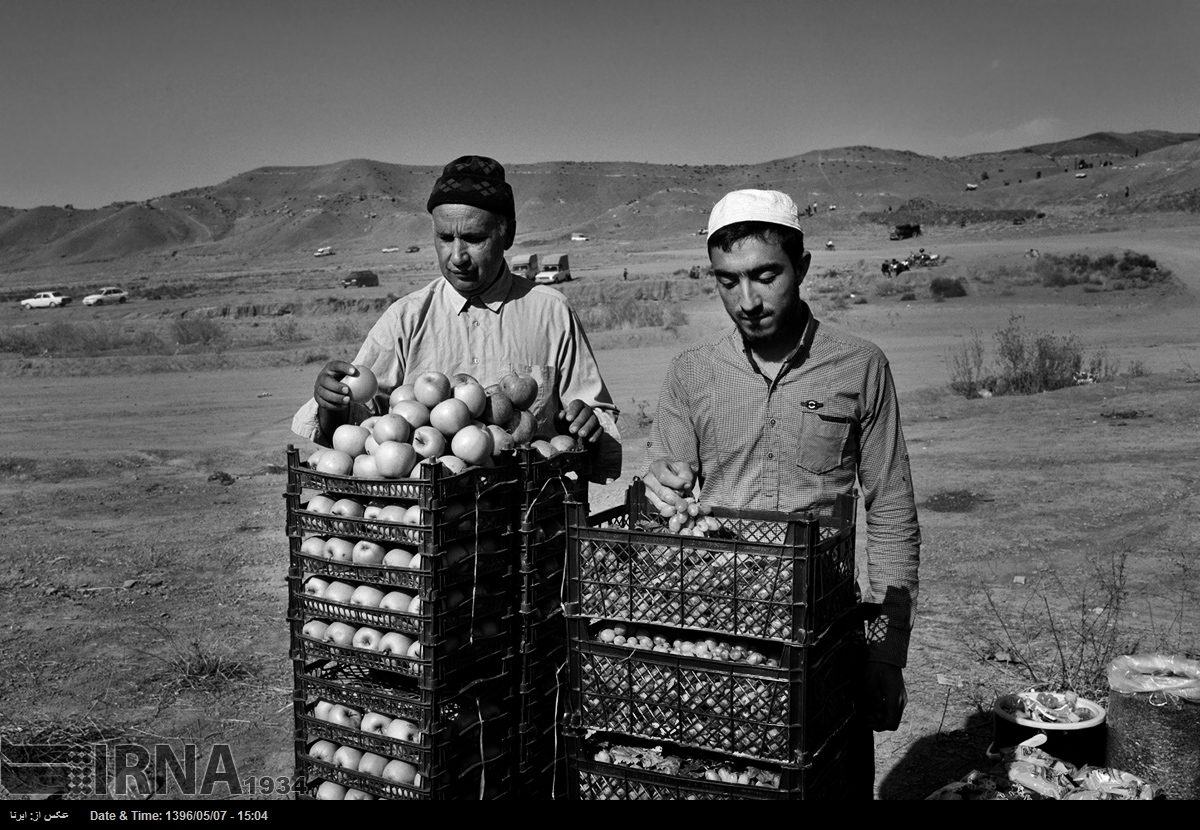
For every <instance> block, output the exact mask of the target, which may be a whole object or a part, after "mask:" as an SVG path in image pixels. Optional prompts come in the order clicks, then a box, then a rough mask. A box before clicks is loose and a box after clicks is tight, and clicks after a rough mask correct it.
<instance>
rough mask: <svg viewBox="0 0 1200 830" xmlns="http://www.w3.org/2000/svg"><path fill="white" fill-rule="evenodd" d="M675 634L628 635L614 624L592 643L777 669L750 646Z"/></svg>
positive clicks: (640, 630)
mask: <svg viewBox="0 0 1200 830" xmlns="http://www.w3.org/2000/svg"><path fill="white" fill-rule="evenodd" d="M677 633H678V632H675V631H672V630H668V629H663V630H652V629H649V628H646V627H644V626H639V627H637V628H635V629H633V631H632V632H630V630H629V627H628V626H626V625H624V624H623V623H616V624H614V625H612V626H610V627H607V628H602V629H600V631H598V632H597V633H596V637H595V640H596V642H600V643H606V644H611V645H615V646H628V647H629V648H636V649H645V650H648V651H656V652H659V653H661V654H675V655H679V656H682V657H696V658H698V659H700V660H716V661H718V662H722V663H744V664H745V665H747V666H765V667H767V668H778V667H779V660H777V659H776V658H774V657H767V656H766V655H764V654H763V653H762V652H761V651H758V650H756V649H755V648H754V647H753V646H752V645H750V644H744V643H737V642H734V643H731V642H729V641H728V640H716V639H713V638H711V637H709V638H706V639H703V640H686V639H682V638H680V637H669V636H667V635H668V634H677Z"/></svg>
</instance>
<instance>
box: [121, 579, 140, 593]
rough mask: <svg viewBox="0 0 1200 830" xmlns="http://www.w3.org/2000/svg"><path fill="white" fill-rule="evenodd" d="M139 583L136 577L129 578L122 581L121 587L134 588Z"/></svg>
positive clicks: (125, 588)
mask: <svg viewBox="0 0 1200 830" xmlns="http://www.w3.org/2000/svg"><path fill="white" fill-rule="evenodd" d="M137 584H138V581H137V580H136V579H127V580H125V581H124V582H122V583H121V588H123V589H124V590H126V591H128V590H129V589H130V588H132V587H133V586H134V585H137Z"/></svg>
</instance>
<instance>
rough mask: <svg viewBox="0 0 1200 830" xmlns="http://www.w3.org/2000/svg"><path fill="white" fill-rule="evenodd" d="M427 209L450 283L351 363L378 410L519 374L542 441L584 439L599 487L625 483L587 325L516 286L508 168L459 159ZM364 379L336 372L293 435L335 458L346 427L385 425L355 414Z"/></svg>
mask: <svg viewBox="0 0 1200 830" xmlns="http://www.w3.org/2000/svg"><path fill="white" fill-rule="evenodd" d="M426 207H427V209H428V210H429V213H430V214H431V216H432V218H433V238H434V248H435V250H436V252H437V258H438V267H439V268H440V270H441V272H442V276H441V277H440V278H439V279H436V280H434V281H433V282H431V283H429V284H428V285H426V286H425V287H424V288H421V289H419V290H417V291H414V292H413V293H412V294H409V295H408V296H406V297H403V298H401V299H399V300H397V301H396V302H395V303H393V304H392V306H391V307H390V308H388V309H387V310H386V311H385V312H384V313H383V315H382V316H381V317H380V318H379V320H378V321H377V322H376V323H375V326H374V327H373V328H372V329H371V331H370V333H369V334H368V335H367V339H366V340H365V341H364V342H363V344H362V346H361V347H360V348H359V350H358V354H357V356H356V357H355V358H354V361H353V363H357V364H359V365H362V366H366V367H368V368H369V369H371V371H372V372H374V374H375V376H376V378H377V379H378V381H379V395H378V396H377V399H376V400H377V401H380V402H382V401H386V400H387V396H388V394H389V393H390V392H391V390H393V389H394V388H395V387H397V386H399V385H401V384H404V383H412V382H413V381H414V379H416V378H417V377H418V376H419V375H421V374H423V373H425V372H430V371H435V372H441V373H443V374H445V375H448V376H453V375H455V374H459V373H463V374H468V375H471V376H472V377H474V378H475V379H476V380H478V381H479V382H480V383H481V384H483V385H484V386H485V387H486V386H489V385H491V384H494V383H497V382H499V380H500V379H501V378H502V377H503V376H504V375H507V374H508V373H510V372H514V371H515V372H517V373H519V374H528V375H532V376H533V378H534V379H535V380H536V381H537V384H538V396H537V399H536V401H535V402H534V404H533V405H532V406H531V407H530V411H531V412H532V413H533V415H534V418H535V420H536V421H537V433H538V434H539V435H554V434H556V433H570V434H572V435H574V436H576V437H577V438H579V439H580V440H581V441H583V442H584V443H585V444H586V445H588V446H589V447H590V448H591V449H592V464H591V468H592V476H591V477H592V480H593V481H596V482H598V483H607V482H609V481H612V480H613V479H615V478H617V477H618V476H619V475H620V472H621V443H620V441H621V438H620V434H619V433H618V431H617V426H616V419H617V414H618V413H617V409H616V407H615V406H613V400H612V395H611V394H609V391H608V388H607V387H606V386H605V384H604V379H603V378H602V377H601V376H600V370H599V367H598V366H597V365H596V359H595V356H594V355H593V354H592V349H591V346H590V345H589V344H588V340H587V336H586V335H585V334H584V331H583V326H582V325H581V323H580V321H579V318H578V316H577V315H576V314H575V312H574V311H573V310H572V309H571V307H570V306H569V305H568V304H567V301H566V298H565V297H563V295H562V294H561V293H560V292H559V291H557V290H555V289H553V288H550V287H548V286H540V285H535V284H534V283H533V282H532V281H531V280H528V279H524V278H521V277H517V276H514V275H513V274H512V273H511V272H510V271H509V270H508V264H507V263H506V262H505V260H504V252H505V251H507V250H508V249H509V248H510V247H512V244H513V239H514V238H515V236H516V231H517V221H516V208H515V206H514V202H513V193H512V188H511V187H510V186H509V184H508V182H507V181H505V178H504V168H503V167H502V166H501V165H500V163H499V162H497V161H495V160H494V159H490V158H486V157H484V156H462V157H460V158H457V159H455V160H454V161H452V162H450V163H449V164H447V165H446V166H445V168H443V170H442V175H441V176H439V177H438V179H437V181H436V182H435V183H434V186H433V191H432V192H431V194H430V196H429V201H428V203H427V205H426ZM356 373H357V370H356V369H355V368H354V367H353V366H352V365H351V364H350V363H347V362H345V361H340V360H334V361H330V362H329V363H327V364H326V365H325V367H324V368H322V369H321V371H320V373H319V374H318V375H317V380H316V383H315V384H314V387H313V398H312V400H310V401H309V402H308V403H307V404H305V405H304V406H303V407H301V408H300V411H299V412H297V413H296V416H295V418H294V419H293V421H292V431H293V432H295V433H296V434H298V435H301V436H303V437H305V438H309V439H311V440H313V441H315V442H317V443H319V444H323V445H325V446H328V445H329V442H330V438H331V436H332V435H333V432H334V430H335V429H337V427H338V426H340V425H341V424H344V423H351V422H354V423H357V422H359V421H361V420H363V419H364V418H365V417H367V416H368V415H370V414H377V410H378V409H379V408H380V406H381V403H377V404H374V405H368V406H366V407H362V405H359V404H353V403H351V401H350V394H349V390H348V389H347V387H346V386H345V384H344V383H343V382H342V379H343V378H344V377H346V376H348V375H354V374H356Z"/></svg>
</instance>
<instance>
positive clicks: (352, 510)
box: [329, 498, 367, 519]
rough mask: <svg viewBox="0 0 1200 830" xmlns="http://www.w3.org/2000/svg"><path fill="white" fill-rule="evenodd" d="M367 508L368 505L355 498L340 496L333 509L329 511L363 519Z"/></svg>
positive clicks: (338, 514) (336, 514) (337, 514)
mask: <svg viewBox="0 0 1200 830" xmlns="http://www.w3.org/2000/svg"><path fill="white" fill-rule="evenodd" d="M366 510H367V508H366V507H364V506H363V505H362V504H361V503H360V502H357V501H355V500H354V499H351V498H340V499H338V500H337V501H335V502H334V503H333V509H332V510H330V511H329V512H330V513H332V514H333V515H335V516H342V517H343V518H346V519H361V518H362V515H363V513H365V512H366Z"/></svg>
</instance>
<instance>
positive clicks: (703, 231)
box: [696, 228, 708, 236]
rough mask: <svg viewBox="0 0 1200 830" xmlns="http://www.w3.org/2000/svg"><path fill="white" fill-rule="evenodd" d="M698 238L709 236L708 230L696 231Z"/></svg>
mask: <svg viewBox="0 0 1200 830" xmlns="http://www.w3.org/2000/svg"><path fill="white" fill-rule="evenodd" d="M696 236H708V228H701V229H700V230H698V231H696Z"/></svg>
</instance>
